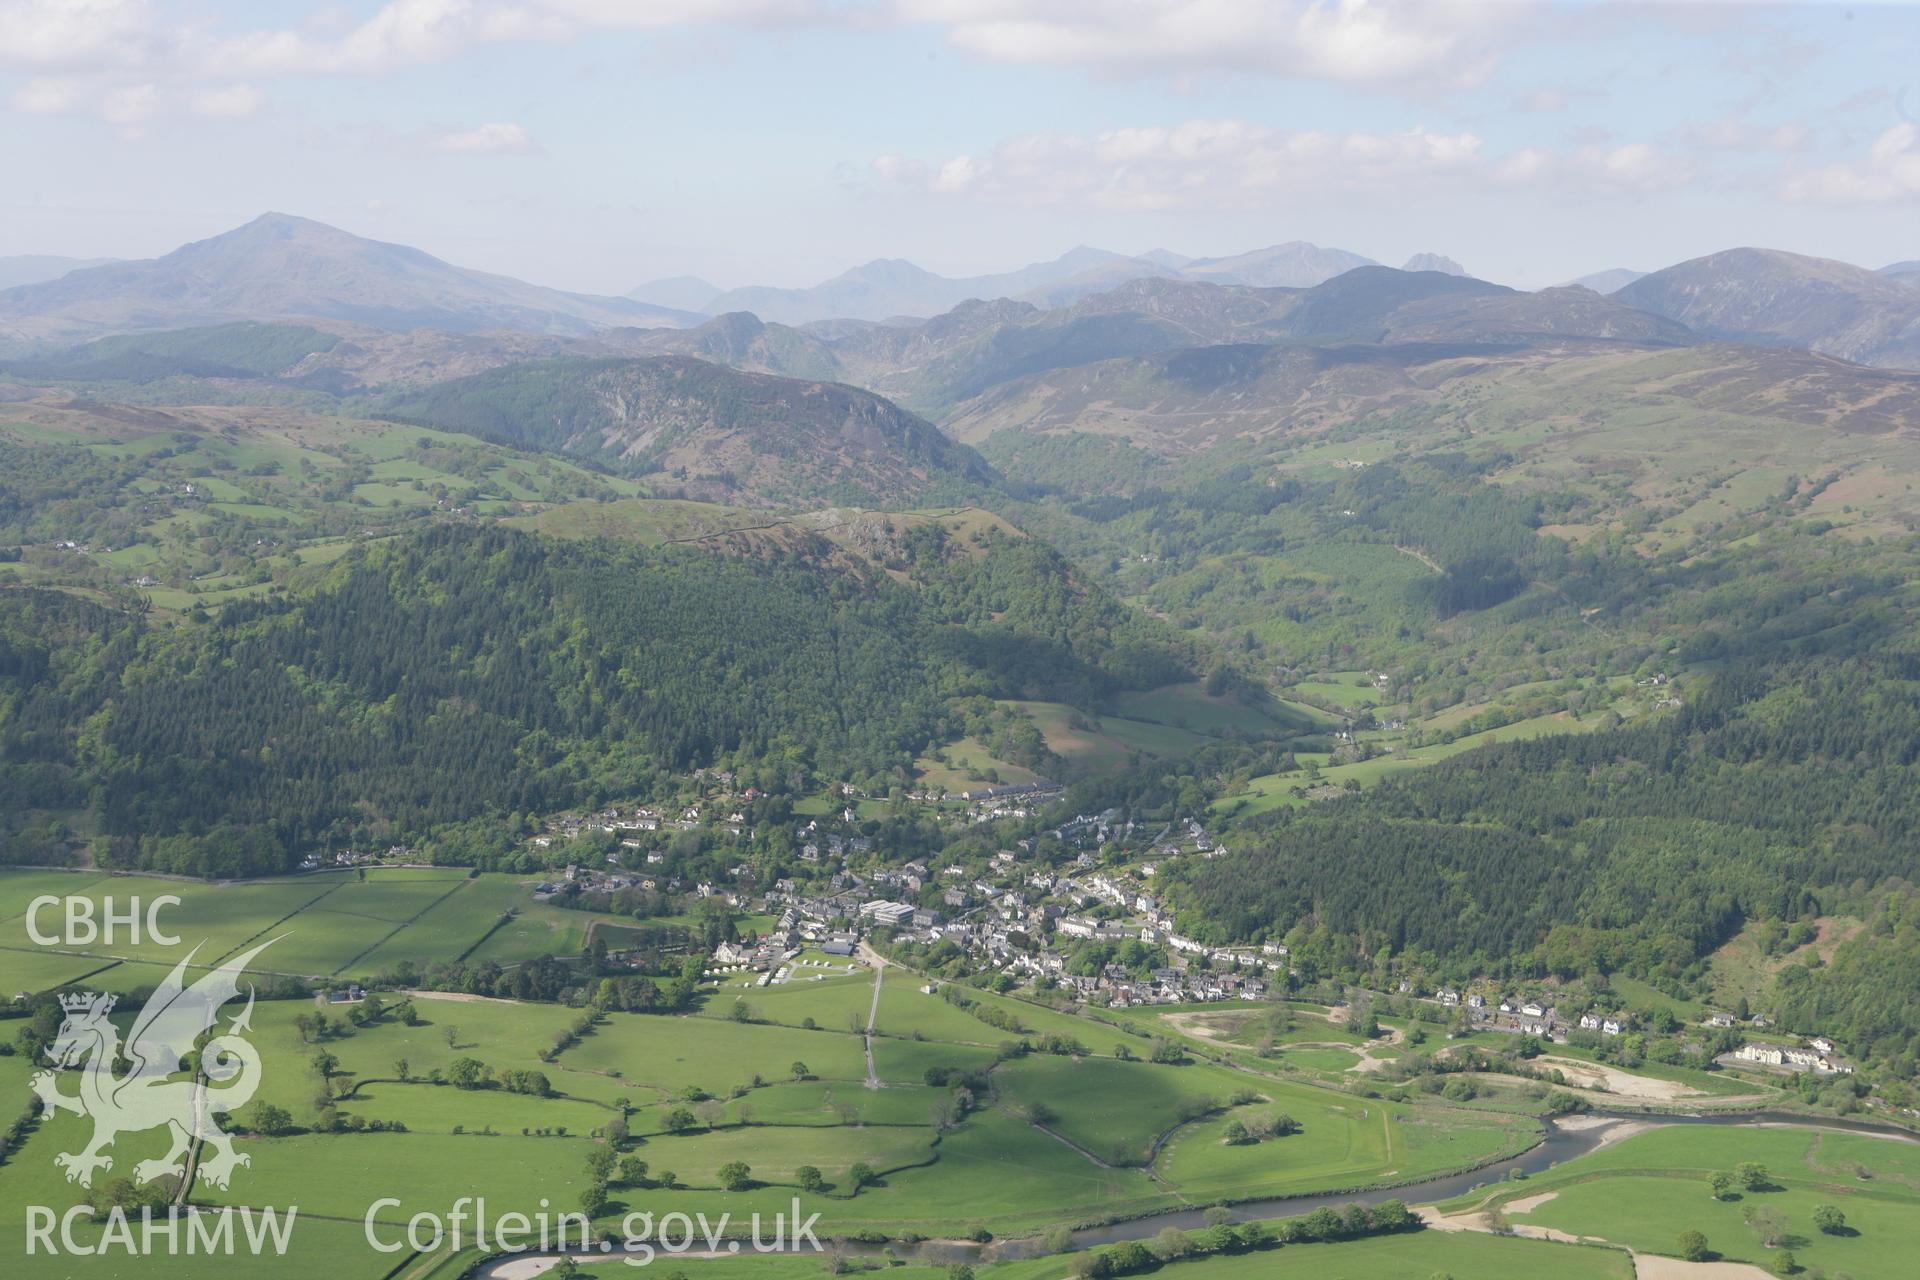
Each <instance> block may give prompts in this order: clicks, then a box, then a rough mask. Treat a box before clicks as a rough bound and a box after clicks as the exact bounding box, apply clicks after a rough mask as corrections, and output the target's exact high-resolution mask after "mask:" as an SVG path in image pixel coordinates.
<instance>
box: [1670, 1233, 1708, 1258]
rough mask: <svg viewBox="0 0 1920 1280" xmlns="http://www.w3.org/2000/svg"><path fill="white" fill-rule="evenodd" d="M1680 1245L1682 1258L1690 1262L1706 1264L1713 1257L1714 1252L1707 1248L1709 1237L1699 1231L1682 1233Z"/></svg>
mask: <svg viewBox="0 0 1920 1280" xmlns="http://www.w3.org/2000/svg"><path fill="white" fill-rule="evenodd" d="M1678 1244H1679V1250H1680V1256H1681V1257H1682V1258H1685V1259H1686V1260H1687V1261H1688V1262H1705V1261H1706V1260H1707V1259H1708V1258H1711V1257H1712V1256H1713V1250H1711V1249H1709V1248H1707V1237H1706V1236H1705V1235H1703V1234H1701V1233H1700V1232H1698V1231H1682V1232H1681V1233H1680V1239H1679V1241H1678Z"/></svg>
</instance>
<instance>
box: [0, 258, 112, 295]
mask: <svg viewBox="0 0 1920 1280" xmlns="http://www.w3.org/2000/svg"><path fill="white" fill-rule="evenodd" d="M112 261H114V259H112V258H62V257H59V256H57V255H54V254H49V253H22V254H16V255H14V256H13V257H11V258H0V289H11V288H13V287H14V286H15V285H22V284H39V283H40V282H41V281H42V280H57V279H59V278H60V277H61V276H63V275H65V274H67V272H69V271H83V270H85V269H86V268H88V267H103V266H106V265H107V264H108V263H110V262H112Z"/></svg>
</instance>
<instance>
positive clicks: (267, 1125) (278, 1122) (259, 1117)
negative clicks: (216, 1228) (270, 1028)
mask: <svg viewBox="0 0 1920 1280" xmlns="http://www.w3.org/2000/svg"><path fill="white" fill-rule="evenodd" d="M292 1127H293V1117H292V1116H291V1115H289V1114H287V1110H286V1108H285V1107H276V1106H274V1105H273V1104H272V1103H271V1102H256V1103H254V1104H253V1131H254V1132H255V1133H266V1134H274V1133H285V1132H286V1131H287V1130H288V1129H291V1128H292ZM1814 1216H1815V1218H1816V1219H1817V1218H1818V1217H1819V1215H1818V1214H1815V1215H1814Z"/></svg>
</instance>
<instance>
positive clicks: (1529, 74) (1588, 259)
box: [0, 0, 1920, 293]
mask: <svg viewBox="0 0 1920 1280" xmlns="http://www.w3.org/2000/svg"><path fill="white" fill-rule="evenodd" d="M0 173H4V174H5V175H7V176H6V178H5V180H4V181H0V256H3V255H10V254H23V253H51V254H65V255H71V256H78V257H94V256H112V257H129V258H131V257H151V256H155V255H158V254H161V253H164V252H166V251H168V250H170V249H172V248H174V247H176V246H178V245H179V244H181V243H184V242H186V241H190V240H196V239H201V238H204V237H207V236H210V235H215V234H218V233H219V232H221V231H224V230H228V229H230V228H232V227H234V226H237V225H239V224H240V223H242V222H245V221H247V220H248V219H250V218H252V217H254V216H256V215H258V214H260V213H262V212H265V211H268V210H277V211H280V212H284V213H293V214H300V215H303V216H306V217H310V218H317V219H319V220H321V221H323V222H328V223H332V224H333V225H336V226H339V227H342V228H344V229H346V230H348V231H352V232H354V233H356V234H359V235H364V236H370V237H373V238H376V239H382V240H393V241H398V242H402V243H406V244H411V245H415V246H417V247H419V248H422V249H425V250H427V251H428V252H431V253H434V254H437V255H439V256H440V257H443V258H446V259H448V260H449V261H452V262H455V263H458V264H460V265H462V266H470V267H478V268H483V269H486V270H490V271H498V272H502V273H505V274H509V275H514V276H519V277H521V278H523V279H528V280H532V281H535V282H537V283H541V284H548V285H555V286H559V287H563V288H568V289H575V290H581V291H586V292H594V293H624V292H626V291H627V290H629V289H631V288H633V287H634V286H636V285H638V284H640V283H641V282H643V281H647V280H651V279H654V278H657V277H662V276H676V275H696V276H700V277H703V278H705V279H708V280H710V281H712V282H714V283H715V284H717V285H720V286H722V287H732V286H737V285H747V284H773V285H805V284H811V283H814V282H816V281H818V280H821V279H823V278H826V277H828V276H830V275H833V274H835V273H837V272H839V271H841V270H843V269H845V268H847V267H849V266H852V265H854V264H856V263H860V262H864V261H867V260H869V259H873V258H893V257H900V258H908V259H911V260H912V261H914V262H917V263H919V264H920V265H922V266H924V267H927V268H929V269H931V270H935V271H939V272H942V273H944V274H949V275H966V274H975V273H981V272H989V271H999V270H1006V269H1010V268H1012V267H1015V266H1018V265H1021V264H1023V263H1027V262H1032V261H1038V260H1043V259H1047V258H1051V257H1054V256H1056V255H1058V254H1060V253H1062V252H1064V251H1066V250H1067V249H1069V248H1071V247H1073V246H1075V245H1078V244H1089V245H1095V246H1098V247H1101V248H1105V249H1111V250H1116V251H1119V252H1125V253H1138V252H1144V251H1146V250H1149V249H1155V248H1167V249H1172V250H1175V251H1177V252H1180V253H1184V254H1188V255H1196V256H1205V255H1224V254H1231V253H1238V252H1243V251H1246V250H1249V249H1254V248H1258V247H1262V246H1265V245H1269V244H1275V243H1279V242H1282V241H1288V240H1308V241H1312V242H1314V243H1317V244H1321V245H1327V246H1336V247H1339V248H1343V249H1348V250H1351V251H1353V252H1356V253H1361V254H1365V255H1367V256H1369V257H1372V258H1375V259H1378V260H1380V261H1382V262H1386V263H1388V264H1389V265H1396V266H1397V265H1399V264H1400V263H1401V262H1403V261H1404V260H1405V259H1406V258H1407V257H1408V256H1409V255H1411V254H1414V253H1418V252H1437V253H1443V254H1447V255H1450V256H1451V257H1453V258H1455V259H1457V260H1458V261H1460V262H1461V263H1462V264H1464V265H1465V266H1466V268H1467V269H1468V270H1469V271H1471V272H1472V273H1473V274H1475V275H1478V276H1481V277H1483V278H1486V279H1490V280H1498V281H1501V282H1504V283H1509V284H1514V285H1519V286H1521V287H1540V286H1544V285H1549V284H1554V283H1558V282H1560V281H1563V280H1567V279H1570V278H1573V277H1575V276H1578V275H1582V274H1585V273H1587V272H1590V271H1596V270H1599V269H1602V268H1607V267H1616V266H1625V267H1633V268H1637V269H1641V270H1649V269H1654V268H1658V267H1660V266H1664V265H1668V264H1670V263H1673V262H1676V261H1680V260H1684V259H1686V258H1689V257H1695V256H1699V255H1701V254H1704V253H1709V252H1712V251H1714V250H1717V249H1722V248H1728V247H1732V246H1735V245H1743V244H1752V245H1764V246H1769V247H1773V248H1780V249H1788V250H1792V251H1795V252H1800V253H1808V254H1815V255H1819V256H1824V257H1835V258H1840V259H1843V260H1846V261H1850V262H1855V263H1859V264H1861V265H1864V266H1869V267H1879V266H1882V265H1885V264H1886V263H1888V262H1892V261H1896V260H1903V259H1912V258H1920V5H1914V4H1825V3H1821V4H1803V5H1753V4H1741V3H1727V2H1702V3H1690V4H1659V5H1651V4H1629V3H1607V2H1604V0H1591V2H1587V3H1558V2H1551V0H1503V2H1501V3H1454V2H1453V0H1418V2H1408V0H389V2H387V3H380V2H379V0H368V2H357V0H252V2H250V3H240V2H234V3H219V2H217V0H0Z"/></svg>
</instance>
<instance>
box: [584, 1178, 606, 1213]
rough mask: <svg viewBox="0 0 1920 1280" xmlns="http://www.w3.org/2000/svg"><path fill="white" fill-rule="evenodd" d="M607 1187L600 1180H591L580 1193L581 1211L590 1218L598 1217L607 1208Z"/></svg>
mask: <svg viewBox="0 0 1920 1280" xmlns="http://www.w3.org/2000/svg"><path fill="white" fill-rule="evenodd" d="M606 1207H607V1188H606V1186H605V1185H604V1184H602V1183H598V1182H589V1183H588V1184H587V1186H586V1189H585V1190H583V1191H581V1193H580V1211H581V1212H582V1213H584V1214H586V1215H587V1216H588V1217H589V1218H597V1217H599V1216H600V1215H601V1213H603V1212H604V1211H605V1210H606Z"/></svg>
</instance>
